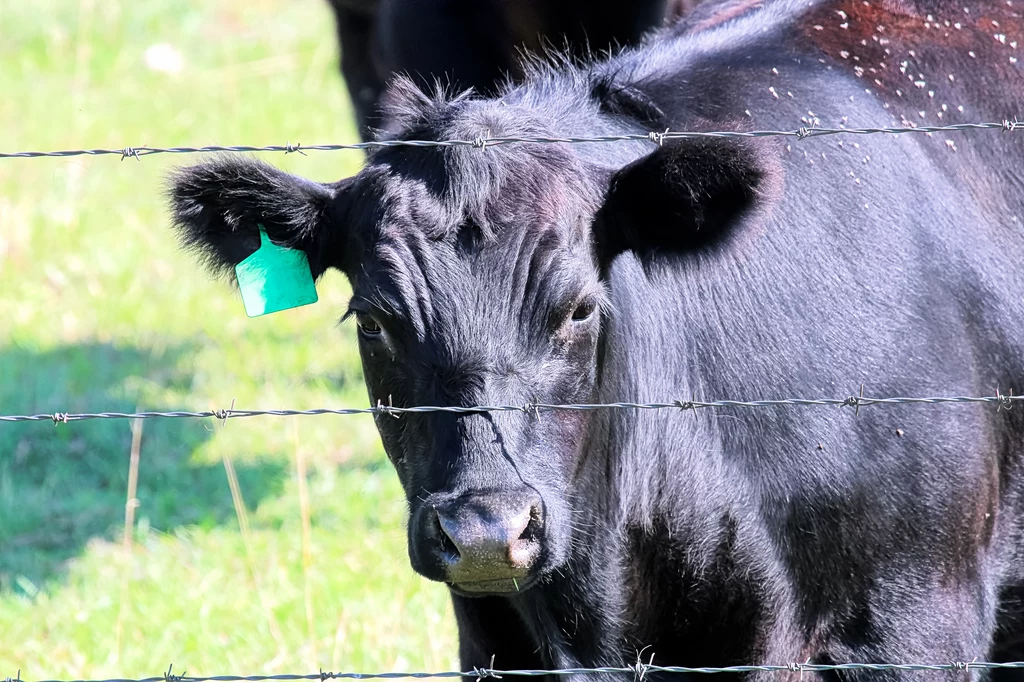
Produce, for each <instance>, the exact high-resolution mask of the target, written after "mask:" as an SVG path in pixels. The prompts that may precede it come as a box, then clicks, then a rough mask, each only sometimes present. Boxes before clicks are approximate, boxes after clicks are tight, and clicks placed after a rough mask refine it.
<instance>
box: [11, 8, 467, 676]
mask: <svg viewBox="0 0 1024 682" xmlns="http://www.w3.org/2000/svg"><path fill="white" fill-rule="evenodd" d="M0 26H2V27H3V29H2V33H3V37H2V39H0V92H3V93H4V95H3V97H0V149H2V150H3V151H14V150H26V149H61V148H79V147H94V146H95V147H115V148H120V147H124V146H127V145H133V146H141V145H160V146H172V145H185V144H189V145H203V144H269V143H274V144H284V143H286V142H292V143H305V144H312V143H316V142H325V141H330V142H337V141H355V139H356V135H355V130H354V127H353V124H352V116H351V112H350V109H349V105H348V100H347V95H346V93H345V90H344V85H343V83H342V80H341V78H340V76H339V74H338V72H337V68H336V60H337V49H338V48H337V46H336V44H335V41H334V26H333V23H332V18H331V16H330V14H329V11H328V9H327V6H326V3H325V2H323V0H262V1H260V0H220V1H218V2H205V1H202V0H190V1H184V0H146V1H145V2H135V1H133V0H120V1H114V0H33V1H32V2H18V1H17V0H0ZM160 43H168V44H170V45H172V46H173V47H174V48H175V49H176V50H177V51H178V52H180V54H181V56H182V58H183V67H182V69H181V71H180V72H179V73H177V74H171V73H166V72H162V71H158V70H153V69H151V68H149V67H148V66H147V62H146V57H145V55H146V51H147V49H148V48H150V47H151V46H152V45H155V44H160ZM266 158H267V159H268V160H270V161H271V162H272V163H275V164H276V165H278V166H280V167H282V168H285V169H288V170H292V171H294V172H297V173H300V174H302V175H305V176H307V177H311V178H315V179H320V180H335V179H338V178H340V177H343V176H346V175H349V174H351V173H353V172H355V171H356V170H357V169H358V167H359V165H360V163H361V162H362V156H361V154H360V153H359V152H339V153H322V152H320V153H317V152H311V153H310V154H309V155H308V156H302V155H299V154H290V155H287V156H285V155H266ZM195 159H196V157H186V156H170V155H163V156H151V157H147V158H144V159H142V160H141V161H137V160H134V159H128V160H124V161H121V160H119V159H118V157H116V156H107V157H79V158H69V159H31V160H2V161H0V413H5V414H12V413H35V412H47V413H52V412H57V411H61V412H69V411H87V410H134V409H136V408H140V409H157V410H160V409H179V408H185V409H209V408H211V407H221V408H222V407H228V406H229V405H230V404H231V401H232V400H234V401H235V402H236V405H237V406H239V407H254V408H274V407H298V408H305V407H315V406H322V405H365V404H366V400H367V398H366V394H365V389H364V387H363V384H362V377H361V373H360V369H359V361H358V356H357V353H356V350H355V345H354V337H353V329H352V328H351V325H348V324H346V325H343V326H340V327H339V326H338V325H337V318H338V315H339V314H340V313H341V311H342V310H343V309H344V305H345V301H346V298H347V296H348V288H347V285H346V283H345V281H344V279H343V278H342V277H341V276H339V275H336V274H329V275H328V276H327V277H326V278H325V279H324V280H323V281H322V282H321V284H320V287H319V291H320V303H318V304H317V305H315V306H309V307H306V308H301V309H297V310H291V311H287V312H283V313H278V314H275V315H271V316H268V317H265V318H257V319H253V320H250V319H249V318H247V317H246V316H245V313H244V310H243V308H242V305H241V301H240V299H239V297H238V295H237V294H236V293H234V292H233V291H232V290H231V289H230V288H229V287H227V286H226V285H224V284H223V283H218V282H214V281H211V280H210V278H209V277H207V276H206V274H205V273H203V272H202V271H201V270H199V268H198V267H197V266H196V265H195V264H194V263H193V261H192V260H190V259H189V258H188V257H187V256H185V255H184V254H182V253H181V252H179V251H178V249H177V247H176V245H175V242H174V239H173V235H172V234H171V232H170V230H169V228H168V218H167V212H166V207H165V204H164V200H163V197H162V192H163V182H164V178H165V177H166V175H167V173H168V171H169V170H170V169H171V168H172V167H173V166H176V165H180V164H184V163H189V162H190V161H194V160H195ZM131 427H132V424H131V423H130V422H127V421H89V422H79V423H72V424H67V425H60V426H55V425H54V424H52V423H49V422H43V423H29V424H16V425H11V424H8V425H0V678H2V677H5V676H7V675H12V676H13V675H14V674H15V673H16V672H17V671H18V670H19V669H20V670H21V674H22V677H23V678H24V679H29V680H32V679H40V678H71V677H78V678H89V677H108V676H111V677H113V676H145V675H154V674H158V673H160V672H161V671H163V670H165V669H166V668H167V665H168V664H170V663H174V666H175V670H176V671H182V670H187V671H188V672H190V673H194V674H218V673H238V674H250V673H280V672H313V671H316V670H317V669H318V668H319V667H321V666H322V667H323V668H324V669H334V670H338V669H349V670H360V671H371V670H388V669H400V668H419V669H441V668H448V667H449V666H452V665H454V663H455V662H454V656H453V654H454V651H455V649H454V641H455V638H454V626H453V620H452V617H451V613H450V607H449V605H448V602H447V595H446V592H445V590H444V588H443V587H442V586H439V585H436V584H433V583H429V582H428V581H425V580H423V579H421V578H419V577H417V576H416V575H415V574H414V573H413V572H412V570H411V569H410V568H409V566H408V560H407V558H406V553H405V532H404V523H405V518H404V517H405V506H404V502H403V499H402V495H401V490H400V488H399V486H398V483H397V480H396V477H395V475H394V473H393V472H392V470H391V468H390V466H389V465H388V464H387V461H386V459H385V458H384V456H383V454H382V451H381V447H380V443H379V440H378V438H377V434H376V430H375V429H374V426H373V421H372V418H370V417H367V416H357V417H299V418H273V417H257V418H252V419H244V420H237V421H230V422H228V423H226V424H224V425H223V426H221V425H218V424H211V423H209V422H204V421H199V420H147V421H145V422H142V428H143V430H142V438H141V451H140V459H139V461H140V464H139V474H138V490H137V494H136V497H137V499H138V500H139V507H138V509H137V510H136V516H135V524H134V528H133V532H132V533H131V534H130V537H131V538H132V543H131V546H130V547H126V546H125V545H124V544H123V543H122V540H121V535H122V531H123V527H124V524H125V501H126V494H127V489H128V478H129V475H128V472H129V455H130V451H131V444H132V432H131ZM299 457H301V458H303V461H304V462H308V475H307V477H306V478H307V479H308V496H307V500H308V503H307V504H306V505H305V508H306V510H307V512H308V516H309V520H310V525H309V536H308V537H309V541H308V544H304V542H303V532H302V531H303V523H302V517H301V513H300V510H301V509H302V508H303V505H301V504H300V499H302V497H301V496H300V494H299V492H300V485H299V483H300V479H299V473H298V472H299V471H300V470H301V469H300V468H299V467H298V464H297V463H298V458H299ZM226 459H227V460H228V461H229V462H231V463H233V465H234V469H235V470H236V471H237V476H238V480H239V488H240V490H241V493H242V496H243V498H244V504H245V509H244V513H243V515H242V516H241V517H240V516H239V515H237V514H236V510H235V508H234V506H233V504H232V496H231V493H230V490H229V486H228V478H227V475H226V469H225V464H224V462H225V460H226ZM242 526H244V527H246V528H247V529H248V530H247V532H245V533H243V532H242V530H241V528H242Z"/></svg>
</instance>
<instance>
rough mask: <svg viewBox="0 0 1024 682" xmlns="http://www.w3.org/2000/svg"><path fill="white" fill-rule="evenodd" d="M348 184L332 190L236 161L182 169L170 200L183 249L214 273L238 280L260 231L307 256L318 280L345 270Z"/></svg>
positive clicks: (257, 245)
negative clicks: (329, 270) (239, 266)
mask: <svg viewBox="0 0 1024 682" xmlns="http://www.w3.org/2000/svg"><path fill="white" fill-rule="evenodd" d="M350 183H351V178H349V179H348V180H342V181H341V182H339V183H336V184H333V185H326V184H322V183H319V182H313V181H311V180H306V179H305V178H300V177H298V176H295V175H291V174H289V173H285V172H284V171H281V170H278V169H277V168H274V167H273V166H270V165H269V164H266V163H263V162H262V161H258V160H256V159H251V158H243V157H233V158H220V159H216V160H213V161H208V162H204V163H201V164H198V165H195V166H189V167H187V168H180V169H178V170H177V171H175V173H174V174H173V175H172V176H171V178H170V182H169V188H168V195H169V199H170V204H171V214H172V219H173V224H174V227H175V228H176V231H177V233H178V237H179V239H180V241H181V243H182V246H183V247H184V248H186V249H188V250H190V251H193V252H194V253H196V254H198V255H199V257H200V259H201V260H202V261H204V262H205V264H206V265H207V266H208V267H209V268H210V269H211V270H213V271H214V272H215V273H218V274H230V275H231V276H232V277H234V267H235V266H236V265H237V264H238V263H240V262H242V261H243V260H245V259H246V258H247V257H248V256H250V255H251V254H253V253H255V252H256V250H258V249H259V248H260V227H262V228H263V230H264V231H265V232H266V235H267V237H269V238H270V240H271V241H273V242H274V243H275V244H278V245H280V246H284V247H287V248H291V249H299V250H301V251H303V252H305V254H306V257H307V259H308V260H309V268H310V271H311V274H312V275H313V278H314V279H317V278H319V277H320V276H321V275H322V274H323V273H324V271H326V270H327V268H329V267H339V265H340V258H341V256H342V251H343V249H344V241H345V239H344V232H345V222H346V221H345V220H344V216H343V215H342V212H343V208H342V207H343V206H344V204H345V201H344V196H343V195H344V194H345V193H346V191H347V187H348V185H349V184H350Z"/></svg>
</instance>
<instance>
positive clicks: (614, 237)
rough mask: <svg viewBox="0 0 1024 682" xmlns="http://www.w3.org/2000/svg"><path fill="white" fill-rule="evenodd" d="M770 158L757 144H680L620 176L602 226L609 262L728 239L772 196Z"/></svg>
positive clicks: (601, 215) (598, 224)
mask: <svg viewBox="0 0 1024 682" xmlns="http://www.w3.org/2000/svg"><path fill="white" fill-rule="evenodd" d="M765 151H766V150H764V149H763V148H761V147H759V146H757V145H756V144H755V142H754V141H750V140H740V139H720V138H700V139H688V140H675V141H671V142H666V143H665V144H664V145H663V146H661V147H659V148H658V149H657V150H655V151H654V152H652V153H651V154H649V155H647V156H645V157H643V158H641V159H639V160H637V161H634V162H633V163H631V164H629V165H627V166H626V167H624V168H622V169H621V170H619V171H617V172H616V173H615V174H613V175H612V178H611V181H610V183H609V187H608V193H607V195H606V197H605V201H604V204H603V205H602V207H601V209H600V211H599V212H598V216H597V220H596V221H595V241H596V243H597V249H598V256H599V258H600V260H601V262H602V263H603V264H604V265H607V264H609V263H610V262H611V260H612V259H613V258H615V256H617V255H619V254H620V253H622V252H623V251H634V252H637V253H638V255H641V256H643V255H650V254H653V253H683V252H692V251H698V250H701V249H706V248H709V247H714V246H716V245H718V244H720V243H722V242H723V241H724V240H726V239H728V238H729V237H730V236H731V235H732V234H733V232H734V231H735V230H736V228H737V226H738V224H739V223H740V222H741V221H742V218H743V217H744V215H746V214H747V213H748V212H749V211H751V209H752V208H753V207H754V204H755V202H756V201H757V199H758V197H759V195H760V194H761V193H762V192H763V190H764V187H765V185H766V180H767V178H768V175H769V173H768V170H767V168H768V167H767V164H766V163H764V159H765V158H766V154H765Z"/></svg>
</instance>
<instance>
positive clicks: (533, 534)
mask: <svg viewBox="0 0 1024 682" xmlns="http://www.w3.org/2000/svg"><path fill="white" fill-rule="evenodd" d="M540 530H541V520H540V507H538V506H536V505H534V506H533V507H531V508H530V520H529V521H528V522H527V523H526V528H523V532H522V533H520V534H519V537H518V538H517V539H518V540H523V541H526V542H536V541H538V540H540Z"/></svg>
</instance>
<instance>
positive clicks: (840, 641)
mask: <svg viewBox="0 0 1024 682" xmlns="http://www.w3.org/2000/svg"><path fill="white" fill-rule="evenodd" d="M1011 3H1012V4H1011ZM1022 10H1024V3H1019V2H1018V0H984V1H979V2H974V3H970V4H967V5H964V4H962V3H959V2H958V3H956V4H953V3H952V2H949V3H947V2H945V0H936V1H935V2H934V3H933V4H926V3H925V2H924V0H922V2H921V3H920V4H908V2H906V0H902V1H901V0H815V1H814V2H806V1H805V0H800V1H798V2H796V1H790V0H776V1H775V2H768V3H766V4H764V6H763V7H760V8H757V7H755V6H754V5H753V3H750V2H745V1H744V0H741V1H740V2H733V3H731V4H728V5H723V6H722V7H721V9H720V11H719V14H717V15H716V14H715V13H714V12H711V13H709V14H706V15H705V16H702V17H700V18H698V19H696V21H699V24H700V25H699V27H697V26H695V25H692V24H691V25H689V26H684V27H680V28H678V29H674V30H672V31H670V32H666V33H665V34H664V35H662V36H661V37H660V38H659V39H657V40H654V41H652V42H650V43H647V44H645V45H644V46H643V47H641V48H637V49H632V50H627V51H625V52H624V53H622V54H620V55H618V56H615V57H612V58H610V59H609V60H607V61H604V62H601V63H596V64H591V65H589V66H583V67H571V66H565V65H562V66H557V67H544V66H536V67H535V68H534V70H533V72H532V73H531V74H530V75H529V77H528V78H527V80H526V82H525V84H523V85H521V86H517V87H511V88H510V89H508V90H506V91H504V92H503V93H502V94H501V95H500V96H499V97H497V98H495V99H473V98H471V97H455V98H453V99H447V100H446V99H432V98H428V97H426V96H424V95H422V94H420V93H419V92H418V91H417V90H416V89H415V88H414V87H413V86H412V85H410V84H408V83H404V84H403V83H399V84H397V85H396V86H394V87H395V92H394V93H393V94H394V95H395V101H397V102H399V104H400V106H397V107H396V109H395V110H394V111H393V112H391V115H393V116H395V117H396V120H398V121H400V123H401V125H402V133H401V135H400V136H401V137H402V138H413V139H426V138H434V139H451V138H459V139H474V138H476V137H477V136H479V135H480V134H481V133H482V132H483V131H489V133H490V135H491V136H513V135H515V136H523V135H527V136H595V135H611V134H623V133H643V132H645V131H663V130H665V129H666V128H671V129H674V130H705V131H709V130H722V129H725V130H735V131H745V130H765V129H794V128H796V127H799V126H805V127H807V128H811V127H813V126H815V125H818V126H823V127H837V128H838V127H842V126H847V127H875V126H890V125H894V124H895V125H924V124H929V125H935V124H954V123H963V122H971V121H980V120H997V121H998V120H1000V119H1004V118H1012V117H1013V116H1014V115H1015V114H1016V113H1019V112H1022V111H1024V71H1022V61H1021V58H1024V47H1022V46H1021V41H1022V40H1024V20H1022V17H1021V12H1022ZM662 141H663V143H664V144H662V145H661V146H659V145H658V144H655V143H652V142H648V141H640V142H626V143H615V144H573V145H569V144H508V145H502V146H487V147H485V148H484V149H479V148H473V147H454V148H451V147H450V148H426V149H425V148H389V149H382V150H379V151H377V152H376V153H374V154H373V155H371V157H370V158H369V161H368V165H367V166H366V167H365V168H364V170H363V171H362V172H360V173H359V174H358V175H357V176H355V177H351V178H348V179H345V180H341V181H340V182H337V183H334V184H320V183H316V182H311V181H307V180H304V179H301V178H298V177H295V176H292V175H288V174H285V173H283V172H281V171H278V170H276V169H274V168H272V167H270V166H268V165H265V164H263V163H259V162H257V161H253V160H248V159H240V158H226V159H221V160H214V161H208V162H205V163H202V164H199V165H196V166H193V167H190V168H185V169H182V170H180V171H178V173H177V175H176V176H175V178H174V180H173V185H172V200H173V211H174V219H175V222H176V224H177V226H178V229H179V230H180V235H181V237H182V238H183V240H184V243H185V244H186V245H188V246H190V247H193V248H195V249H196V250H197V251H198V252H199V253H200V254H201V255H202V256H203V257H205V258H206V259H207V260H208V261H209V263H211V264H212V265H213V266H214V267H215V268H217V269H224V270H228V269H229V268H230V266H232V265H234V264H235V263H237V262H238V261H239V260H240V259H241V258H243V257H244V256H246V255H247V254H248V253H250V252H251V251H252V250H253V249H254V248H255V247H256V245H257V243H258V240H257V231H256V225H257V223H260V224H262V225H264V226H265V228H266V230H267V232H268V234H269V236H270V237H271V238H272V239H273V240H275V241H277V242H280V243H284V244H288V245H290V246H292V247H294V248H299V249H303V250H304V251H305V252H306V253H307V254H308V257H309V262H310V266H311V269H312V271H313V274H314V275H317V276H318V275H320V274H321V273H323V272H324V271H325V270H326V269H327V268H331V267H333V268H337V269H339V270H341V271H342V272H344V273H345V274H346V275H347V276H348V278H349V280H350V281H351V284H352V289H353V295H352V298H351V303H350V308H349V313H348V314H349V315H350V316H352V317H354V318H355V320H356V322H357V324H358V327H359V348H360V353H361V357H362V362H363V368H364V370H365V375H366V385H367V389H368V391H369V397H370V399H371V401H372V402H373V404H377V402H378V401H383V403H384V404H387V403H388V401H389V399H390V400H392V401H393V404H394V405H396V406H400V407H401V406H413V405H461V406H473V405H480V404H490V405H493V404H510V405H527V404H534V403H537V402H540V403H549V404H550V403H580V402H592V401H599V402H614V401H621V400H628V401H655V400H658V401H661V400H664V401H671V400H673V399H682V400H688V399H691V398H692V397H696V398H697V399H702V398H703V399H752V398H786V397H793V396H800V397H808V398H824V397H836V396H843V395H848V394H853V393H857V392H858V391H859V390H860V387H861V386H862V385H863V386H865V387H866V389H865V393H866V394H867V395H881V396H905V395H909V396H931V395H979V394H981V395H992V394H993V393H994V392H995V391H996V390H997V389H998V390H1000V391H1002V392H1003V393H1004V394H1005V393H1007V392H1009V391H1015V392H1017V393H1019V392H1020V390H1021V389H1022V385H1021V382H1022V381H1024V286H1022V284H1021V281H1020V276H1019V272H1018V269H1019V267H1020V264H1021V263H1024V234H1022V231H1024V224H1022V221H1024V135H1022V134H1020V133H1019V132H1015V133H1011V132H1000V131H975V132H972V133H948V134H947V133H936V134H931V135H924V134H920V133H914V134H908V135H904V136H901V137H892V136H887V135H886V136H883V135H873V136H844V135H839V136H831V137H809V138H806V139H797V138H778V137H773V138H755V139H750V138H736V137H732V138H729V139H708V138H700V139H695V138H691V139H683V140H674V141H673V140H662ZM377 426H378V428H379V431H380V434H381V436H382V439H383V442H384V445H385V448H386V450H387V453H388V455H389V456H390V458H391V460H392V462H393V463H394V466H395V468H396V470H397V472H398V475H399V478H400V479H401V482H402V485H403V487H404V489H405V492H406V494H407V498H408V503H409V509H410V512H411V517H410V523H409V555H410V558H411V562H412V566H413V568H414V569H415V570H416V571H418V572H419V573H421V574H422V575H424V576H426V577H428V578H430V579H433V580H438V581H444V582H446V583H447V584H448V585H449V586H450V588H451V593H452V599H453V601H454V605H455V613H456V617H457V620H458V627H459V633H460V656H461V662H462V665H463V667H464V668H468V667H470V666H484V665H487V664H489V663H490V661H491V656H492V655H494V656H496V659H495V665H496V666H499V667H505V668H546V667H549V666H553V667H571V666H581V665H582V666H595V665H622V664H628V663H631V662H633V661H635V660H636V657H637V652H638V651H640V650H643V649H644V647H650V648H649V649H646V650H645V654H644V659H645V661H646V660H647V657H648V656H649V655H650V654H651V653H653V655H654V659H653V660H654V662H655V663H662V664H686V665H726V664H748V663H752V664H764V663H772V664H783V663H786V662H799V663H804V662H808V661H809V662H812V663H833V662H836V663H838V662H849V661H855V662H864V661H868V662H904V663H907V662H922V661H928V662H939V663H948V662H951V661H968V662H970V661H972V660H974V659H976V658H977V659H978V660H985V659H986V658H988V657H1006V656H1021V654H1022V651H1021V645H1020V644H1019V641H1020V637H1021V635H1022V634H1024V627H1022V624H1021V621H1020V620H1019V616H1020V604H1021V602H1020V599H1021V597H1022V596H1024V455H1022V449H1024V441H1022V437H1024V410H1021V409H1019V408H1013V409H1009V410H1006V409H996V406H994V405H985V406H981V405H974V406H963V405H962V406H948V405H947V406H922V405H887V406H873V407H860V408H859V410H857V411H855V410H854V409H852V408H848V407H847V408H840V407H829V408H825V407H813V408H812V407H799V408H798V407H777V408H770V409H769V408H764V409H760V410H753V409H747V410H728V409H719V410H714V411H712V410H700V411H677V410H669V411H633V410H608V411H596V412H573V411H541V412H539V413H536V414H534V413H530V412H529V411H526V412H523V413H520V412H507V413H504V412H500V413H473V414H462V415H460V414H436V413H434V414H406V415H403V416H401V417H397V418H396V417H394V416H387V415H382V416H380V417H378V418H377ZM1015 639H1016V640H1017V641H1018V644H1017V645H1016V646H1017V648H1016V649H1013V648H1012V646H1011V644H1012V642H1013V641H1014V640H1015ZM917 674H918V673H906V672H902V671H889V672H882V673H853V672H851V673H843V674H834V675H821V676H820V677H822V678H824V679H828V680H834V679H865V680H866V679H872V680H875V679H890V680H896V679H903V678H905V677H906V678H910V677H912V676H913V675H917ZM781 676H782V677H788V678H789V679H790V680H792V681H793V682H796V681H797V680H798V679H801V677H802V676H806V677H808V678H810V677H816V676H818V675H816V674H814V673H810V672H805V673H802V674H801V673H797V672H793V673H792V674H788V673H784V674H783V675H781ZM940 676H944V677H946V678H951V677H957V675H954V674H951V673H947V674H945V675H940ZM970 676H971V675H964V674H963V673H960V674H959V677H960V678H962V679H965V678H967V677H970ZM973 676H974V677H983V676H984V674H983V673H978V672H974V673H973ZM624 677H625V678H629V677H631V676H624ZM751 677H753V678H757V679H766V680H767V679H772V680H774V679H776V676H775V675H773V674H760V673H756V674H752V675H751ZM913 679H917V678H916V677H913ZM1017 679H1020V678H1019V677H1018V678H1017Z"/></svg>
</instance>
